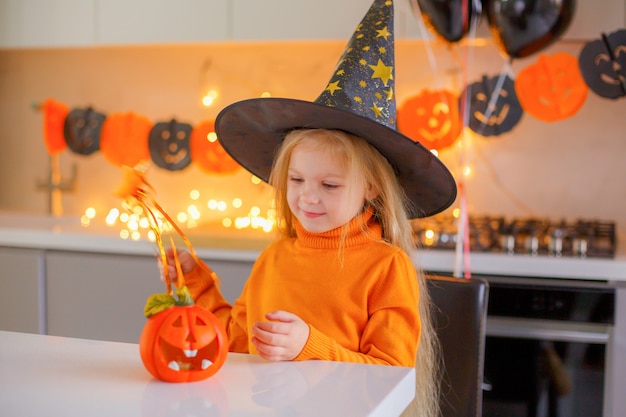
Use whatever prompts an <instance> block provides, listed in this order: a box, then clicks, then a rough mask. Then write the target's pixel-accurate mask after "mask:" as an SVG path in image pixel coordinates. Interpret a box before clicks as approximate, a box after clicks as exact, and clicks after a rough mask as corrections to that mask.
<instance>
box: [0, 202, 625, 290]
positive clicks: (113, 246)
mask: <svg viewBox="0 0 626 417" xmlns="http://www.w3.org/2000/svg"><path fill="white" fill-rule="evenodd" d="M186 233H187V237H188V238H189V239H190V241H191V243H192V245H193V246H194V249H195V250H196V252H197V253H198V255H199V256H200V257H201V258H203V259H208V260H210V259H219V260H228V261H245V262H253V261H254V260H255V259H256V258H257V256H258V254H259V253H260V251H261V250H262V249H263V247H264V246H265V245H267V243H268V242H269V241H270V238H269V237H266V238H262V237H258V236H261V235H260V234H256V235H254V237H250V235H246V234H244V233H241V234H240V233H239V232H237V231H233V232H229V233H217V234H212V235H207V234H198V233H197V232H195V231H193V230H191V231H188V232H187V231H186ZM238 235H241V236H240V237H238ZM622 242H623V240H620V239H619V238H618V246H617V253H616V255H615V257H614V258H585V259H579V258H573V257H561V258H556V257H549V256H530V255H519V254H516V255H506V254H499V253H477V252H473V253H471V254H470V265H471V272H472V274H476V275H480V274H489V275H504V276H523V277H551V278H570V279H585V280H600V281H623V282H626V245H625V244H623V243H622ZM0 246H3V247H17V248H34V249H44V250H45V249H48V250H67V251H82V252H94V253H115V254H126V255H129V254H130V255H132V254H136V255H153V254H154V252H155V248H156V244H155V243H153V242H150V241H149V240H147V239H143V240H138V241H133V240H129V239H122V238H121V237H120V236H119V231H118V230H117V229H115V228H112V227H108V226H105V225H99V226H98V225H96V224H92V225H90V226H89V227H84V226H82V225H81V223H80V219H79V218H76V217H48V216H41V215H29V214H16V213H6V212H4V213H3V212H0ZM413 260H414V262H415V265H416V266H417V267H419V268H421V269H424V270H428V271H433V272H452V271H453V270H454V265H455V261H456V255H455V253H454V251H449V250H434V249H426V250H418V251H416V252H415V253H414V254H413Z"/></svg>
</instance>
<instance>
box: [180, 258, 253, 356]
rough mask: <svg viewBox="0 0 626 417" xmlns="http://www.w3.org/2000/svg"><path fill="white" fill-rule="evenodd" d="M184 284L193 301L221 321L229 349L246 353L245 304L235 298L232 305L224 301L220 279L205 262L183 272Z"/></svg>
mask: <svg viewBox="0 0 626 417" xmlns="http://www.w3.org/2000/svg"><path fill="white" fill-rule="evenodd" d="M185 284H186V285H187V288H188V289H189V292H190V294H191V297H192V298H193V299H194V301H195V303H196V304H197V305H199V306H201V307H204V308H206V309H207V310H209V311H210V312H212V313H213V314H215V316H216V317H217V318H218V319H219V320H220V321H221V322H222V324H223V325H224V328H225V329H226V333H227V334H228V342H229V350H230V351H231V352H238V353H248V334H247V332H246V308H245V304H243V303H241V302H240V301H239V300H237V301H236V302H235V306H234V307H233V306H231V305H230V304H229V303H228V301H226V299H225V298H224V296H223V295H222V292H221V291H220V289H219V286H220V281H219V278H218V276H217V274H216V273H215V272H213V270H211V269H210V268H209V267H208V266H207V265H206V264H204V265H202V266H200V265H196V267H195V268H194V269H192V270H191V271H190V272H188V273H187V274H185ZM243 295H245V294H242V296H243ZM241 299H243V298H240V300H241Z"/></svg>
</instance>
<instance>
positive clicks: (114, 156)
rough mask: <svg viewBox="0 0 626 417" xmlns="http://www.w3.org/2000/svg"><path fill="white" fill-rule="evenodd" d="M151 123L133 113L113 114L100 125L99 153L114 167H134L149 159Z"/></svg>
mask: <svg viewBox="0 0 626 417" xmlns="http://www.w3.org/2000/svg"><path fill="white" fill-rule="evenodd" d="M150 129H152V121H151V120H150V119H148V118H147V117H145V116H140V115H138V114H135V113H133V112H127V113H114V114H111V115H109V116H108V117H107V118H106V120H105V121H104V123H103V124H102V133H101V135H100V152H102V155H103V156H104V158H105V159H106V160H107V161H108V162H110V163H111V164H113V165H115V166H122V165H126V166H129V167H134V166H135V165H137V164H139V163H141V162H144V161H147V160H149V159H150V151H149V149H148V135H149V134H150Z"/></svg>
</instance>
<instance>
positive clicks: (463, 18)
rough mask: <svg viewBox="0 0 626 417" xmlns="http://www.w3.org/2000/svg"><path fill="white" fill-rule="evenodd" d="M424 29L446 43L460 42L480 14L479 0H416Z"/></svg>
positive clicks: (480, 5) (476, 23)
mask: <svg viewBox="0 0 626 417" xmlns="http://www.w3.org/2000/svg"><path fill="white" fill-rule="evenodd" d="M417 3H418V4H419V8H420V11H421V15H422V20H423V21H424V24H425V25H426V27H427V28H428V29H429V30H430V31H431V32H433V33H434V34H435V35H437V36H440V37H442V38H443V39H445V40H446V41H448V42H452V43H454V42H458V41H460V40H461V39H462V38H463V37H464V36H465V35H467V33H468V32H469V30H470V28H471V27H472V20H473V19H475V22H474V24H475V25H478V21H479V19H480V15H481V12H482V4H481V3H480V0H417Z"/></svg>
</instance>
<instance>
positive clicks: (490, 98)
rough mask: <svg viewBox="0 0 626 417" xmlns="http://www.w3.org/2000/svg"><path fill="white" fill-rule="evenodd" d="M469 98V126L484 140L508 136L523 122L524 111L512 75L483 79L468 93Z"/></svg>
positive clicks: (471, 85)
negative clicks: (506, 133)
mask: <svg viewBox="0 0 626 417" xmlns="http://www.w3.org/2000/svg"><path fill="white" fill-rule="evenodd" d="M464 94H465V95H469V97H470V99H469V106H468V107H469V109H468V111H469V118H468V126H469V128H470V129H472V130H473V131H474V132H476V133H478V134H479V135H483V136H496V135H500V134H502V133H505V132H508V131H510V130H511V129H513V127H515V125H517V123H518V122H519V121H520V119H521V118H522V115H523V113H524V112H523V111H522V107H521V105H520V102H519V100H518V99H517V95H516V94H515V84H514V82H513V80H512V79H511V77H509V76H508V75H503V74H500V75H496V76H494V77H487V76H486V75H485V76H483V78H482V80H481V81H477V82H475V83H473V84H470V85H469V86H468V87H467V88H466V89H465V92H464Z"/></svg>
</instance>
